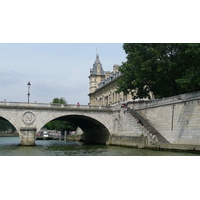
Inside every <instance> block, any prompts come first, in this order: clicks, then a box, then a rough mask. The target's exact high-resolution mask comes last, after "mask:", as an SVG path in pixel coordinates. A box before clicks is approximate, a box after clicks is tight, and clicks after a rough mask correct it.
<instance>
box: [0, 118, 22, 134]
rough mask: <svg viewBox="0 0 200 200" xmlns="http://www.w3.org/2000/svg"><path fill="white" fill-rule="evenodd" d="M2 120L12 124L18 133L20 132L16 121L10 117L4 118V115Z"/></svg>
mask: <svg viewBox="0 0 200 200" xmlns="http://www.w3.org/2000/svg"><path fill="white" fill-rule="evenodd" d="M0 119H3V120H5V121H7V122H9V123H10V124H12V126H13V127H14V128H15V129H16V131H17V132H19V127H18V126H17V125H16V123H15V121H14V120H12V119H10V118H9V117H7V116H4V115H0Z"/></svg>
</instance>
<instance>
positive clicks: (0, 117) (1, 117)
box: [0, 116, 17, 130]
mask: <svg viewBox="0 0 200 200" xmlns="http://www.w3.org/2000/svg"><path fill="white" fill-rule="evenodd" d="M0 119H1V120H5V121H7V122H8V123H10V124H11V125H12V126H13V127H14V128H15V129H16V130H17V128H16V127H15V126H14V124H13V123H12V122H10V121H9V120H8V119H6V118H5V117H3V116H0Z"/></svg>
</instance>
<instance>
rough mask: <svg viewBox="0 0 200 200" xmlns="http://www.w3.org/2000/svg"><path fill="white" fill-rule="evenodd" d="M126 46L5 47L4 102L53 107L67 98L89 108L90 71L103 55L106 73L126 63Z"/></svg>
mask: <svg viewBox="0 0 200 200" xmlns="http://www.w3.org/2000/svg"><path fill="white" fill-rule="evenodd" d="M122 45H123V44H122V43H7V44H6V43H1V44H0V74H1V78H0V91H1V92H0V101H3V100H4V99H6V100H7V101H12V102H27V100H28V97H27V93H28V87H27V83H28V81H30V82H31V89H30V102H35V101H37V102H38V103H49V102H51V101H52V100H53V98H57V97H58V98H60V97H64V98H65V99H66V101H67V102H68V103H70V104H76V103H77V102H80V104H82V105H83V104H84V105H86V104H88V102H89V98H88V93H89V79H88V76H89V74H90V68H92V67H93V63H94V61H95V58H96V52H97V54H99V57H100V61H101V63H102V66H103V69H104V70H105V71H111V70H112V67H113V65H114V64H119V65H121V63H122V62H124V61H126V54H125V52H124V50H123V48H122Z"/></svg>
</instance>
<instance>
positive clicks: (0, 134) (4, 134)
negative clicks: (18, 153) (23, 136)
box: [0, 133, 19, 137]
mask: <svg viewBox="0 0 200 200" xmlns="http://www.w3.org/2000/svg"><path fill="white" fill-rule="evenodd" d="M0 137H19V134H18V133H0Z"/></svg>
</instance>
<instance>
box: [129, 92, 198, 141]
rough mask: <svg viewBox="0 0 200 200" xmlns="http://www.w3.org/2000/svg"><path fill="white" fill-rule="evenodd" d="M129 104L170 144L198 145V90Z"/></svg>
mask: <svg viewBox="0 0 200 200" xmlns="http://www.w3.org/2000/svg"><path fill="white" fill-rule="evenodd" d="M131 106H132V108H133V109H134V110H135V111H137V113H139V114H140V115H141V116H142V117H143V118H145V119H146V120H148V122H149V123H150V124H151V125H152V126H153V127H154V128H155V129H156V130H157V131H158V132H159V133H160V134H161V135H163V136H164V137H165V138H166V139H167V140H168V141H169V142H170V143H171V144H182V145H184V144H185V145H200V92H194V93H188V94H184V95H178V96H174V97H170V98H165V99H162V100H156V101H153V102H144V103H136V104H132V105H131Z"/></svg>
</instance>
